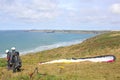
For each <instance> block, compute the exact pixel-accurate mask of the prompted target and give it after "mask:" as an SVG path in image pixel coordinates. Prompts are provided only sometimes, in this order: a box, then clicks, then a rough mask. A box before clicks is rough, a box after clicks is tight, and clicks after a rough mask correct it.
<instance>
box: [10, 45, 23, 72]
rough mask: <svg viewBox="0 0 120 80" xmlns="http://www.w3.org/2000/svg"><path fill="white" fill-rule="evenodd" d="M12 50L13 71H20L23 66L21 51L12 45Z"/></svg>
mask: <svg viewBox="0 0 120 80" xmlns="http://www.w3.org/2000/svg"><path fill="white" fill-rule="evenodd" d="M11 50H12V52H11V58H10V61H11V64H12V68H13V72H16V70H17V71H20V68H21V66H22V61H21V59H20V56H19V52H18V51H16V49H15V47H12V48H11Z"/></svg>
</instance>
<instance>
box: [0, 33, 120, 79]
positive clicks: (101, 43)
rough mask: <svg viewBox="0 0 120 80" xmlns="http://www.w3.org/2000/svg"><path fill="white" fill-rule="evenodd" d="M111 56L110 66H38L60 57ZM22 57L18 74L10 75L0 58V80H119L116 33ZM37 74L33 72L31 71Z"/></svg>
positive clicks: (119, 39) (119, 53) (119, 45)
mask: <svg viewBox="0 0 120 80" xmlns="http://www.w3.org/2000/svg"><path fill="white" fill-rule="evenodd" d="M108 54H109V55H115V56H116V61H115V62H113V63H92V62H81V63H66V64H64V63H61V64H45V65H39V63H40V62H46V61H50V60H55V59H61V58H72V57H75V58H80V57H81V58H82V57H90V56H99V55H108ZM21 57H22V60H23V61H22V62H23V66H22V71H21V72H17V73H12V71H7V69H6V67H5V64H6V62H5V59H0V79H1V80H120V75H119V74H120V32H119V31H118V32H117V31H116V32H109V33H104V34H101V35H98V36H96V37H93V38H90V39H88V40H86V41H84V42H83V43H81V44H77V45H72V46H69V47H60V48H56V49H52V50H47V51H42V52H38V53H34V54H33V53H31V54H27V55H24V56H21ZM36 67H37V68H38V72H37V71H36V72H34V70H35V68H36Z"/></svg>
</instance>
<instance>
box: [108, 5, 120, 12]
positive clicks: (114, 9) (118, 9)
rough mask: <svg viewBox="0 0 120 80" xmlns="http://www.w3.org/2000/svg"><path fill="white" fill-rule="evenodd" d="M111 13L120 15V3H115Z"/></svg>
mask: <svg viewBox="0 0 120 80" xmlns="http://www.w3.org/2000/svg"><path fill="white" fill-rule="evenodd" d="M110 9H111V12H112V13H114V14H120V3H115V4H113V5H112V6H111V7H110Z"/></svg>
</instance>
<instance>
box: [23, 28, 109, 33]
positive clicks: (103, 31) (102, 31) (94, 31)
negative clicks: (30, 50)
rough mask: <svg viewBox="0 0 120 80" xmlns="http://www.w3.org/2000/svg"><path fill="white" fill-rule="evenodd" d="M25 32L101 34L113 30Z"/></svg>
mask: <svg viewBox="0 0 120 80" xmlns="http://www.w3.org/2000/svg"><path fill="white" fill-rule="evenodd" d="M25 32H45V33H77V34H78V33H79V34H81V33H83V34H85V33H89V34H101V33H106V32H111V31H110V30H99V31H97V30H34V29H33V30H25Z"/></svg>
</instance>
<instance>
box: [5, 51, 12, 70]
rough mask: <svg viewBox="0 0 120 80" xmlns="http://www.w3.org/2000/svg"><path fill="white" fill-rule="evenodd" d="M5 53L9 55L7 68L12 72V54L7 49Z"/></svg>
mask: <svg viewBox="0 0 120 80" xmlns="http://www.w3.org/2000/svg"><path fill="white" fill-rule="evenodd" d="M5 53H6V54H7V68H8V70H10V69H11V65H10V58H11V52H10V51H9V50H8V49H7V50H6V51H5Z"/></svg>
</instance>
